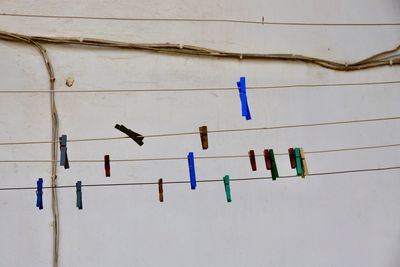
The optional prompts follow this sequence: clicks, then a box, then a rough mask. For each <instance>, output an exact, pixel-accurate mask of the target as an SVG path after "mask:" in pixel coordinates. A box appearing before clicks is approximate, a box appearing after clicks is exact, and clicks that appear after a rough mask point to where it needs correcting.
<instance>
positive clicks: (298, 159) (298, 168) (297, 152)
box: [294, 147, 303, 176]
mask: <svg viewBox="0 0 400 267" xmlns="http://www.w3.org/2000/svg"><path fill="white" fill-rule="evenodd" d="M294 154H295V156H296V172H297V176H302V175H303V169H302V168H301V154H300V148H298V147H296V148H295V149H294Z"/></svg>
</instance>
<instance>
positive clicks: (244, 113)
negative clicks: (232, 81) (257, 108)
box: [236, 77, 251, 120]
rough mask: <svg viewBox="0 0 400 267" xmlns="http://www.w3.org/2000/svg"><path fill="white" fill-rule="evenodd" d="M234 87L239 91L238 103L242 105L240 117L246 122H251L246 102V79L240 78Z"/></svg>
mask: <svg viewBox="0 0 400 267" xmlns="http://www.w3.org/2000/svg"><path fill="white" fill-rule="evenodd" d="M236 85H237V87H238V89H239V96H240V102H241V105H242V116H243V117H245V118H246V120H251V115H250V109H249V103H248V102H247V93H246V77H240V80H239V81H238V82H236Z"/></svg>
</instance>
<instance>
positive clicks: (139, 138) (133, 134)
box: [115, 124, 144, 146]
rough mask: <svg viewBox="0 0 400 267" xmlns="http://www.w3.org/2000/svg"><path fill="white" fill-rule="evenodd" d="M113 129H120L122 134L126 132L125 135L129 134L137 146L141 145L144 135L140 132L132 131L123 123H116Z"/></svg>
mask: <svg viewBox="0 0 400 267" xmlns="http://www.w3.org/2000/svg"><path fill="white" fill-rule="evenodd" d="M115 129H118V130H120V131H121V132H123V133H124V134H126V135H127V136H129V137H130V138H131V139H132V140H133V141H135V142H136V143H137V144H138V145H139V146H142V145H143V139H144V137H143V136H142V135H141V134H138V133H136V132H134V131H132V130H131V129H128V128H126V127H125V126H124V125H122V124H121V125H119V124H116V125H115Z"/></svg>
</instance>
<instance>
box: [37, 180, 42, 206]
mask: <svg viewBox="0 0 400 267" xmlns="http://www.w3.org/2000/svg"><path fill="white" fill-rule="evenodd" d="M36 184H37V189H36V207H38V208H39V209H40V210H42V209H43V179H42V178H39V179H38V180H37V183H36Z"/></svg>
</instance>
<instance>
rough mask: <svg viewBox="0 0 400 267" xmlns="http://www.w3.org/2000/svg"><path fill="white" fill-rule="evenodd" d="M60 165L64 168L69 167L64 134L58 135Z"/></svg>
mask: <svg viewBox="0 0 400 267" xmlns="http://www.w3.org/2000/svg"><path fill="white" fill-rule="evenodd" d="M60 166H64V169H69V162H68V154H67V135H65V134H63V135H61V137H60Z"/></svg>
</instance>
